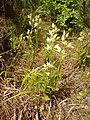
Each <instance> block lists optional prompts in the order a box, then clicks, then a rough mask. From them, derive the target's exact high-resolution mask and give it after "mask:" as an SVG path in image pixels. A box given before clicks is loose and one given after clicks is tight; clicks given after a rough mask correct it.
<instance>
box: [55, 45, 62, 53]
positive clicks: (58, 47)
mask: <svg viewBox="0 0 90 120" xmlns="http://www.w3.org/2000/svg"><path fill="white" fill-rule="evenodd" d="M54 48H55V50H56V51H57V52H60V51H61V48H60V46H59V44H56V45H55V46H54Z"/></svg>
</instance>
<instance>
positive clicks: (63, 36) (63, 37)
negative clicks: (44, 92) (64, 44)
mask: <svg viewBox="0 0 90 120" xmlns="http://www.w3.org/2000/svg"><path fill="white" fill-rule="evenodd" d="M61 40H62V41H63V40H65V30H64V31H63V35H62V38H61Z"/></svg>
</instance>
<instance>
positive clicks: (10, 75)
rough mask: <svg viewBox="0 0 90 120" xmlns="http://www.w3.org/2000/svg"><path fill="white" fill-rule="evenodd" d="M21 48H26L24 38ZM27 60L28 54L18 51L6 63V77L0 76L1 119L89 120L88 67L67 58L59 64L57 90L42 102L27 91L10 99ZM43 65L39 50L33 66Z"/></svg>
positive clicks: (18, 88) (18, 84) (89, 72)
mask: <svg viewBox="0 0 90 120" xmlns="http://www.w3.org/2000/svg"><path fill="white" fill-rule="evenodd" d="M21 50H25V51H28V47H27V43H26V42H25V41H23V43H22V45H21ZM72 54H73V52H72ZM29 60H30V58H29V56H22V55H21V52H18V53H17V54H16V55H15V56H14V58H13V60H10V61H11V62H10V63H9V65H7V67H6V72H5V76H4V77H0V120H90V68H86V69H85V70H83V69H82V68H79V67H75V63H74V62H73V60H71V59H70V58H67V59H66V60H65V61H64V62H63V63H62V71H63V76H62V79H61V80H60V81H59V82H58V83H57V85H58V87H59V91H54V92H53V93H52V95H51V99H50V100H49V101H47V102H45V101H42V100H41V98H40V97H42V96H39V97H38V95H36V97H35V98H34V99H33V95H32V94H30V93H28V94H23V95H20V96H17V97H15V98H12V99H9V98H10V97H12V96H14V95H16V94H17V93H18V92H20V91H21V88H20V85H21V82H22V79H23V75H24V74H25V72H26V69H27V67H28V64H29ZM8 61H9V59H8ZM42 64H43V60H42V53H41V52H39V53H38V54H37V56H36V57H35V59H34V64H33V67H38V66H40V65H42ZM31 100H32V101H31Z"/></svg>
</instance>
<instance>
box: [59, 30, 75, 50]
mask: <svg viewBox="0 0 90 120" xmlns="http://www.w3.org/2000/svg"><path fill="white" fill-rule="evenodd" d="M68 36H69V33H66V32H65V30H64V31H63V35H62V37H61V40H62V44H63V45H64V46H66V47H67V48H72V49H73V48H74V47H73V45H72V43H71V42H70V43H68V42H67V41H66V38H68Z"/></svg>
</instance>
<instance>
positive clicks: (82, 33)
mask: <svg viewBox="0 0 90 120" xmlns="http://www.w3.org/2000/svg"><path fill="white" fill-rule="evenodd" d="M85 36H86V34H85V32H84V31H82V32H80V37H79V38H78V40H79V41H81V42H82V41H83V40H84V38H85Z"/></svg>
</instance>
